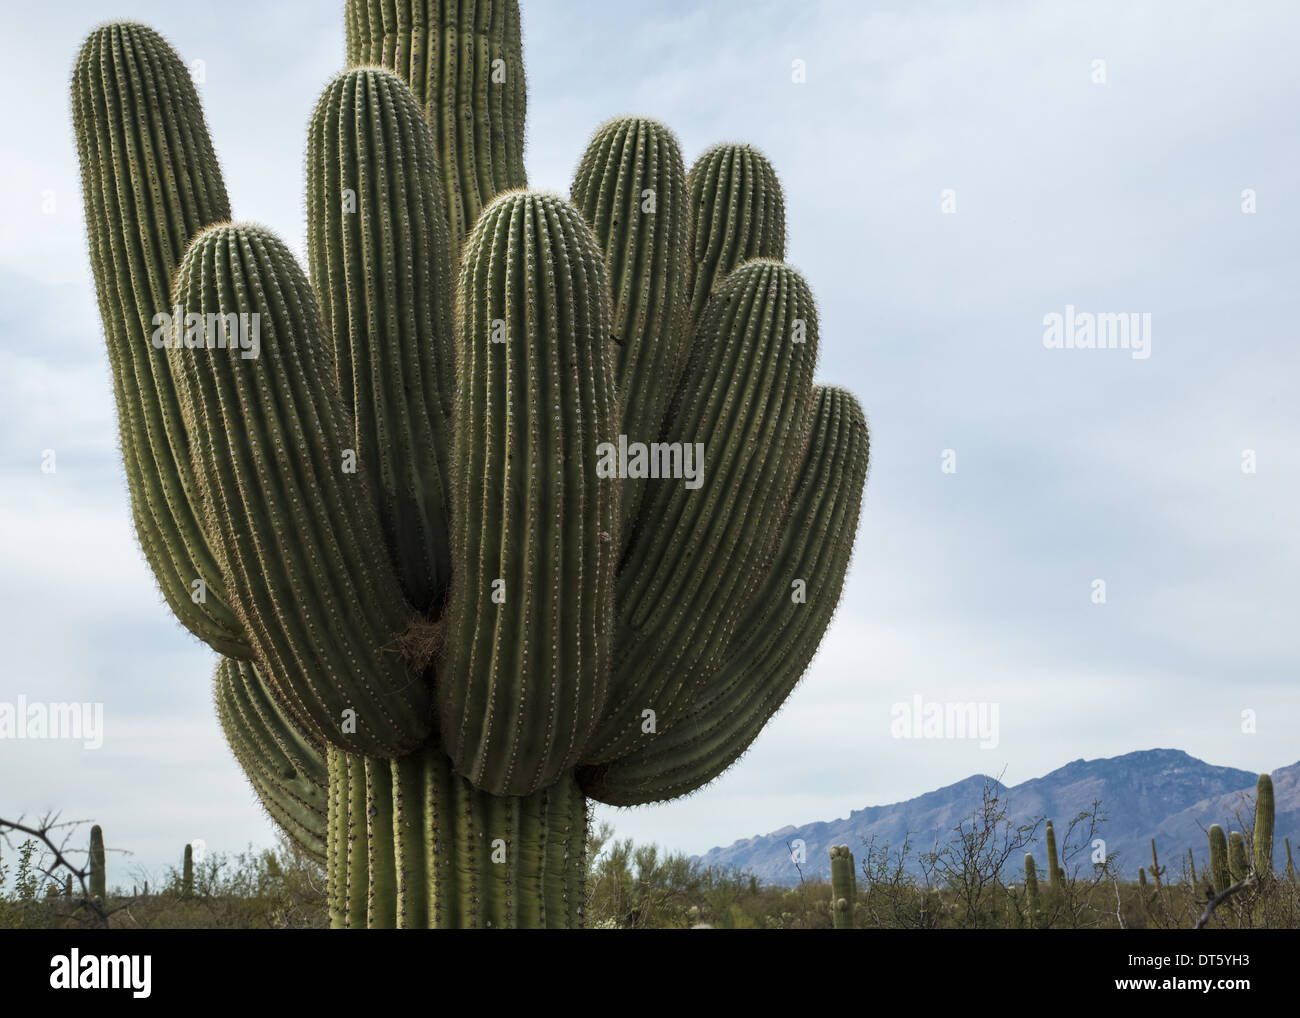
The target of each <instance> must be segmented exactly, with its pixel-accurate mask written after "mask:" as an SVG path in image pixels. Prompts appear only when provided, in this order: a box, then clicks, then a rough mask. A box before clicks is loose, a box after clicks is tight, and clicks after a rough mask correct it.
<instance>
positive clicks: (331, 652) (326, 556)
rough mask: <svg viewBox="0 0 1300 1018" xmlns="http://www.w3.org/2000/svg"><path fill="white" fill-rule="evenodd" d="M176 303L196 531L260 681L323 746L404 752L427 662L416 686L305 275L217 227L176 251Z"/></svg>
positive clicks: (244, 229)
mask: <svg viewBox="0 0 1300 1018" xmlns="http://www.w3.org/2000/svg"><path fill="white" fill-rule="evenodd" d="M175 301H176V304H177V305H178V306H179V307H180V308H181V309H182V313H183V314H185V316H186V323H187V331H186V335H185V337H184V340H183V341H181V342H177V343H176V344H174V345H173V347H172V348H171V349H170V350H169V354H170V356H171V364H172V370H173V374H174V375H175V376H176V378H177V380H178V382H179V383H180V384H179V387H180V391H181V397H182V407H183V412H184V415H185V424H186V427H187V428H188V429H189V432H190V434H191V435H192V436H194V451H195V457H194V465H195V471H196V474H197V477H198V480H199V485H200V490H201V491H202V493H203V496H204V505H205V508H206V512H205V514H204V518H203V525H204V527H205V530H206V532H207V533H208V535H209V539H210V541H211V543H212V545H213V546H214V547H215V548H218V549H219V559H220V564H221V569H222V577H223V579H224V581H225V585H226V589H227V591H228V592H229V595H230V598H231V603H232V607H233V608H234V610H235V612H236V614H237V615H238V616H239V618H240V621H241V622H242V623H243V624H244V628H245V631H246V632H247V633H248V635H249V637H250V640H251V641H252V644H253V647H254V649H255V651H256V660H257V663H258V668H259V671H260V673H261V675H262V677H263V678H264V679H265V680H266V681H267V683H268V684H269V685H270V687H271V689H272V690H273V691H274V692H275V694H276V696H277V698H278V699H279V700H280V702H281V703H283V704H284V705H285V706H287V707H288V708H289V709H290V711H291V712H292V714H293V715H294V717H295V719H296V720H297V721H298V722H299V723H300V724H302V725H303V726H304V727H306V728H307V729H308V730H309V731H311V732H312V734H313V735H314V736H316V737H317V738H318V739H321V740H323V741H326V742H332V743H335V744H337V745H341V746H345V747H347V748H348V749H349V750H350V751H353V752H366V753H370V754H373V755H376V756H395V755H399V754H401V753H404V752H409V751H410V750H412V749H414V748H416V746H418V745H419V744H420V743H421V742H422V741H423V740H424V738H425V737H426V736H427V735H428V734H429V731H430V729H431V727H432V719H431V717H430V710H431V695H430V692H429V689H428V687H427V685H426V683H425V682H424V681H422V679H421V678H420V677H419V675H418V670H419V669H420V668H422V665H423V663H421V662H417V663H416V665H417V672H416V673H415V674H413V673H412V671H411V670H408V666H407V662H406V660H405V657H404V656H403V654H402V653H401V649H402V647H403V646H404V645H406V644H408V643H409V644H414V643H416V642H418V641H417V640H416V639H414V637H415V636H416V635H417V634H419V633H420V631H421V626H422V622H421V620H419V618H418V617H417V616H416V615H415V613H414V612H413V611H412V609H411V608H410V606H409V605H408V604H407V603H406V601H405V600H404V599H403V597H402V593H401V587H400V584H399V582H398V579H397V576H396V574H395V573H394V572H393V570H392V566H391V564H390V563H389V560H388V556H387V555H384V554H378V555H377V554H375V552H376V550H377V549H380V548H382V543H383V536H382V533H381V532H380V526H379V521H378V519H377V517H376V516H375V513H374V506H373V496H372V495H371V494H370V492H369V491H368V490H367V479H366V473H365V471H364V470H363V469H358V470H357V471H356V472H355V473H349V472H348V467H347V464H348V459H347V457H346V456H345V451H346V450H347V448H348V447H349V446H350V445H351V443H352V441H353V438H352V421H351V418H350V417H349V416H348V414H347V412H346V411H345V410H344V408H343V405H342V402H341V399H340V397H339V394H338V390H337V389H336V388H335V386H334V382H333V377H332V373H333V358H332V357H331V355H330V351H329V348H328V347H327V346H326V344H325V340H324V338H323V337H324V329H323V327H322V325H321V321H320V312H319V309H318V308H317V306H316V299H315V297H314V296H313V294H312V291H311V288H310V287H309V286H308V284H307V280H306V278H305V277H304V276H303V274H302V270H301V269H299V268H298V265H297V263H296V262H295V261H294V259H293V256H292V255H291V254H290V253H289V250H288V249H287V248H286V247H285V246H284V244H283V243H282V242H281V241H280V240H279V239H278V238H276V237H275V236H274V235H273V234H271V233H270V232H269V231H267V230H264V229H262V228H260V227H256V226H232V225H220V226H214V227H211V228H209V229H208V230H206V231H205V232H203V233H202V234H200V235H199V236H198V237H197V238H196V239H195V240H194V242H193V244H191V246H190V249H189V251H188V252H187V253H186V255H185V259H184V261H183V262H182V263H181V267H180V271H179V273H178V275H177V280H176V293H175ZM191 315H193V316H194V318H190V316H191ZM228 316H229V317H228ZM191 323H193V329H192V330H191V329H190V328H189V326H190V325H191ZM236 328H238V331H239V343H238V344H235V345H234V346H232V345H231V344H232V342H233V340H232V338H231V336H232V334H233V332H234V330H235V329H236ZM191 342H193V343H194V344H196V345H194V346H193V347H191V346H189V345H187V344H190V343H191ZM223 345H224V346H225V348H224V349H223V348H222V346H223ZM424 625H426V626H427V624H424Z"/></svg>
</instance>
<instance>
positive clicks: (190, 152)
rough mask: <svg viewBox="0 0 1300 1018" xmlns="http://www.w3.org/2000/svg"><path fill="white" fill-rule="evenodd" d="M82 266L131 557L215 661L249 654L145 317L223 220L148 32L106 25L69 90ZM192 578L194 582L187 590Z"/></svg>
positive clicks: (199, 124)
mask: <svg viewBox="0 0 1300 1018" xmlns="http://www.w3.org/2000/svg"><path fill="white" fill-rule="evenodd" d="M72 110H73V123H74V127H75V131H76V136H77V148H78V152H79V155H80V161H81V178H82V189H83V195H84V198H85V209H86V227H87V231H88V234H89V238H90V260H91V267H92V269H93V270H94V277H95V287H96V290H97V292H98V295H99V307H100V315H101V318H102V319H103V323H104V332H105V338H106V340H107V346H108V354H109V364H110V366H111V368H112V373H113V388H114V392H115V394H116V397H117V409H118V422H119V426H120V430H121V447H122V455H123V460H124V463H125V466H126V475H127V485H128V488H129V490H130V493H131V507H132V516H133V518H134V521H135V526H136V532H137V535H138V537H139V539H140V544H141V548H142V549H143V551H144V554H145V557H146V559H147V560H148V562H149V565H150V568H151V569H152V570H153V574H154V577H155V579H156V580H157V581H158V584H159V586H160V588H161V590H162V593H163V596H164V598H165V599H166V601H167V604H168V606H169V607H170V608H171V609H172V612H173V613H174V614H175V615H176V617H177V618H178V619H179V620H180V621H181V623H182V624H183V625H184V626H185V627H186V628H187V629H189V630H190V632H192V633H193V634H194V635H196V636H198V637H199V638H200V639H201V640H203V641H204V642H206V643H207V644H209V645H210V646H212V647H214V648H215V649H217V650H218V651H220V652H221V653H224V654H229V655H232V656H235V657H248V656H249V655H250V653H251V650H250V648H249V645H248V643H247V641H246V640H245V638H244V636H243V634H242V633H241V631H240V627H239V623H238V621H237V620H236V618H235V616H234V614H233V613H232V612H231V610H230V608H229V606H228V605H227V604H226V603H225V598H224V594H223V592H222V589H221V582H220V574H219V570H218V569H217V565H216V561H215V558H214V556H213V553H212V550H211V548H210V547H209V546H208V544H207V542H206V540H205V538H204V535H203V533H202V529H201V527H200V526H199V523H198V512H199V500H198V495H197V490H196V486H195V483H194V478H193V473H192V470H191V468H190V451H189V441H188V437H187V432H186V430H185V428H184V425H183V422H182V417H181V411H180V405H179V401H178V399H177V395H176V390H175V385H174V382H173V380H172V378H171V374H170V370H169V367H168V362H167V353H166V351H165V350H163V349H158V348H156V347H155V346H154V345H153V344H152V339H153V335H154V331H155V325H154V316H155V315H156V314H159V313H164V312H169V311H170V309H171V300H170V285H171V279H172V277H173V275H174V273H175V270H176V267H177V265H178V264H179V263H180V260H181V256H182V255H183V254H184V251H185V247H186V245H187V244H188V242H189V240H190V238H191V237H192V236H194V234H196V233H197V232H198V231H199V230H201V229H202V228H204V227H205V226H207V225H209V224H210V223H213V222H216V221H218V220H224V219H228V218H229V217H230V204H229V201H228V200H227V198H226V191H225V185H224V184H223V183H222V179H221V170H220V168H219V167H218V165H217V160H216V156H215V155H214V153H213V150H212V143H211V141H210V140H209V138H208V131H207V126H206V125H205V124H204V121H203V111H202V109H201V108H200V106H199V100H198V97H197V95H196V94H195V91H194V85H193V83H192V82H191V81H190V77H189V72H188V71H187V70H186V68H185V66H184V64H182V63H181V60H180V58H179V57H178V56H177V55H176V54H175V53H174V52H173V51H172V50H171V48H170V47H169V46H168V45H167V43H166V42H164V41H163V39H162V38H161V37H160V36H159V35H158V34H157V33H156V32H154V31H153V30H152V29H150V28H147V27H145V26H144V25H138V24H134V23H130V22H127V23H115V24H110V25H105V26H103V27H101V28H99V29H97V30H96V31H94V32H92V33H91V35H90V36H89V38H88V39H87V40H86V42H85V44H84V45H83V46H82V48H81V52H80V54H79V56H78V59H77V63H76V66H75V69H74V72H73V81H72ZM196 581H202V584H201V585H197V586H196Z"/></svg>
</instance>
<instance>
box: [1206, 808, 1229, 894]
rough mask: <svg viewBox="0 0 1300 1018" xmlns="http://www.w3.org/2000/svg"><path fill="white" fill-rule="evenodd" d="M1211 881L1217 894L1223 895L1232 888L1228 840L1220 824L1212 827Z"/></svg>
mask: <svg viewBox="0 0 1300 1018" xmlns="http://www.w3.org/2000/svg"><path fill="white" fill-rule="evenodd" d="M1210 880H1211V882H1212V884H1213V887H1214V893H1215V894H1222V893H1223V892H1224V891H1226V890H1227V889H1228V888H1229V887H1231V886H1232V872H1231V870H1230V868H1229V866H1228V838H1227V835H1225V834H1224V833H1223V828H1222V827H1220V826H1219V825H1218V824H1211V825H1210Z"/></svg>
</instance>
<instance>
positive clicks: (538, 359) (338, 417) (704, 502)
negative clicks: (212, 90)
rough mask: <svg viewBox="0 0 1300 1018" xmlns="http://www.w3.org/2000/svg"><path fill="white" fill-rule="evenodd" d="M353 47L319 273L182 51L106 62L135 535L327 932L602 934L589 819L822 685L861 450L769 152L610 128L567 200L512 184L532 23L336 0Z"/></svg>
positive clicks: (124, 426) (707, 763)
mask: <svg viewBox="0 0 1300 1018" xmlns="http://www.w3.org/2000/svg"><path fill="white" fill-rule="evenodd" d="M346 28H347V62H348V69H347V70H346V71H344V72H343V73H341V74H339V75H338V76H337V77H336V78H334V79H333V80H332V81H331V82H329V84H328V85H327V86H326V88H325V90H324V93H323V95H322V96H321V99H320V101H319V103H318V105H317V107H316V109H315V112H314V114H313V115H312V117H311V122H310V126H309V130H308V145H307V187H306V193H307V202H306V205H307V214H308V235H307V251H308V254H309V269H310V281H309V278H308V275H307V273H305V272H304V271H303V269H302V268H301V267H299V265H298V264H297V263H296V261H295V259H294V258H293V256H292V255H291V254H290V251H289V249H288V247H287V246H286V245H285V244H284V243H283V242H282V241H281V240H280V239H278V238H277V237H276V236H275V235H274V234H273V233H272V232H271V231H270V230H268V229H266V228H264V227H261V226H255V225H246V224H239V223H234V222H232V221H231V220H232V213H231V206H230V202H229V200H228V197H227V194H226V189H225V185H224V184H223V181H222V176H221V171H220V168H219V166H218V163H217V160H216V157H215V154H214V150H213V145H212V142H211V140H210V139H209V135H208V131H207V128H206V125H205V122H204V118H203V114H202V111H201V109H200V105H199V100H198V97H197V95H196V92H195V89H194V85H193V83H192V82H191V79H190V77H189V75H188V73H187V71H186V67H185V65H184V64H183V63H182V61H181V59H180V57H179V56H177V55H176V54H175V53H174V52H173V51H172V50H171V49H170V48H169V47H168V45H167V44H166V43H165V42H164V41H163V39H162V38H161V37H160V36H159V35H158V34H157V33H155V32H154V31H153V30H151V29H149V28H147V27H144V26H142V25H139V24H135V23H112V24H108V25H105V26H102V27H100V28H97V29H96V30H95V31H94V32H93V33H92V34H91V35H90V37H89V38H88V39H87V41H86V42H85V44H84V46H83V48H82V50H81V52H80V55H79V58H78V60H77V62H76V66H75V71H74V77H73V84H72V103H73V117H74V123H75V128H76V134H77V140H78V147H79V152H80V158H81V171H82V179H83V187H84V197H85V205H86V222H87V229H88V232H89V239H90V255H91V262H92V267H93V270H94V276H95V282H96V287H97V291H98V296H99V303H100V311H101V315H102V318H103V322H104V327H105V332H106V338H107V345H108V351H109V359H110V363H111V367H112V375H113V384H114V388H115V395H116V400H117V407H118V417H119V423H120V428H121V449H122V454H123V457H124V460H125V466H126V475H127V479H128V486H129V489H130V493H131V506H132V513H133V517H134V522H135V527H136V532H137V534H138V536H139V540H140V543H141V546H142V549H143V552H144V554H145V556H146V558H147V560H148V562H149V563H150V565H151V567H152V569H153V572H154V575H155V577H156V579H157V581H158V584H159V586H160V587H161V590H162V593H163V596H164V598H165V600H166V601H167V603H168V605H169V606H170V607H171V609H172V610H173V612H174V613H175V615H176V616H177V618H178V619H179V620H180V621H181V623H182V624H183V625H184V626H185V627H186V628H187V629H189V630H190V632H192V633H193V634H194V635H195V636H197V637H199V638H200V639H201V640H203V641H205V642H206V643H207V644H209V645H210V646H211V647H213V648H214V649H215V650H217V651H218V652H219V653H220V654H221V655H222V659H221V661H220V664H219V666H218V667H217V670H216V677H215V699H216V704H217V708H218V714H219V717H220V720H221V724H222V727H223V730H224V732H225V735H226V738H227V740H228V742H229V743H230V746H231V748H232V750H233V752H234V755H235V757H236V759H237V760H238V761H239V763H240V764H241V765H242V767H243V768H244V770H245V772H246V773H247V775H248V778H249V780H250V782H251V784H252V786H253V788H254V789H255V791H256V793H257V795H258V796H259V798H260V799H261V801H262V803H263V804H264V806H265V808H266V810H267V812H268V813H269V814H270V816H271V817H272V818H274V820H275V821H276V822H277V823H278V824H279V825H280V826H281V827H282V828H283V829H284V830H285V831H286V832H287V833H288V835H289V836H290V837H292V838H293V840H294V841H295V842H297V843H298V844H299V845H300V846H301V847H302V848H303V849H304V850H305V851H306V852H308V853H309V854H311V855H313V856H315V857H316V858H318V859H320V860H322V861H324V862H325V864H326V866H327V871H328V885H329V892H328V893H329V905H330V915H331V922H332V923H333V925H335V926H339V927H366V926H370V927H384V926H402V927H426V926H438V927H458V926H528V927H564V926H573V925H579V924H580V922H581V909H582V902H583V880H584V874H585V852H586V835H587V818H588V802H589V800H597V801H601V802H606V803H611V804H615V805H635V804H639V803H648V802H654V801H659V800H664V799H669V798H673V797H675V796H679V795H683V794H686V793H688V792H690V791H692V790H694V789H697V788H699V787H701V786H702V785H704V784H705V783H707V782H709V781H710V780H712V779H713V778H715V777H716V776H718V775H719V774H720V773H722V771H723V770H725V769H726V768H727V767H729V766H730V765H731V764H732V763H733V762H735V761H736V760H737V759H738V758H739V757H740V755H741V754H742V753H744V751H745V750H746V748H747V747H748V746H749V745H750V744H751V743H752V741H753V740H754V738H755V737H756V736H757V734H758V732H759V731H760V730H761V729H762V727H763V726H764V724H765V723H766V721H767V720H768V719H769V718H770V717H771V716H772V714H773V713H774V712H775V711H776V710H777V709H778V707H779V706H780V705H781V704H782V702H783V701H784V700H785V699H786V697H787V696H788V695H789V693H790V692H791V690H792V689H793V687H794V685H795V684H796V683H797V681H798V680H799V678H800V676H801V675H802V673H803V672H804V671H805V670H806V668H807V666H808V664H809V662H810V660H811V658H812V656H813V654H814V652H815V650H816V648H817V646H818V644H819V642H820V640H821V637H822V635H823V633H824V631H825V629H826V627H827V625H828V623H829V621H830V618H831V615H832V613H833V611H834V609H835V606H836V604H837V603H838V600H839V595H840V591H841V588H842V586H843V582H844V577H845V573H846V570H847V567H848V562H849V557H850V554H851V552H852V545H853V538H854V534H855V531H856V529H857V522H858V513H859V508H860V503H861V498H862V493H863V488H864V485H865V482H866V473H867V461H868V434H867V427H866V421H865V418H864V416H863V413H862V410H861V408H860V407H859V405H858V403H857V401H856V400H855V399H854V398H853V396H852V395H850V394H849V393H848V392H846V391H844V390H842V389H839V388H835V387H829V386H826V387H823V386H817V385H814V383H813V372H814V367H815V362H816V357H817V346H818V320H817V310H816V307H815V306H814V303H813V299H812V296H811V293H810V291H809V288H808V286H807V285H806V284H805V282H804V280H803V279H802V278H801V276H800V275H799V273H798V272H796V271H795V270H794V269H792V268H791V267H790V266H788V265H786V264H785V263H784V262H783V258H784V256H785V222H784V215H785V213H784V200H783V197H782V192H781V188H780V185H779V183H778V181H777V178H776V174H775V172H774V171H773V169H772V167H771V165H770V164H769V163H768V161H767V160H766V159H765V158H764V157H763V156H762V155H761V154H760V153H758V152H757V151H755V150H754V149H753V148H751V147H749V146H745V145H722V146H718V147H715V148H713V149H710V150H709V151H707V152H706V153H705V154H704V155H703V156H701V158H700V159H699V161H698V162H696V163H695V164H694V166H693V167H692V168H691V169H690V170H689V172H688V171H687V169H686V167H685V164H684V163H683V160H682V155H681V152H680V149H679V146H678V143H677V140H676V139H675V138H674V136H673V134H672V133H671V132H670V131H669V130H668V129H667V128H665V127H664V126H662V125H661V124H659V123H657V122H655V121H652V120H648V119H641V118H622V119H617V120H613V121H611V122H609V123H607V124H605V125H604V126H602V127H601V128H600V129H599V130H598V131H597V133H596V135H595V137H594V138H593V140H592V142H591V144H590V145H589V147H588V148H587V150H586V152H585V154H583V155H582V157H581V160H580V162H579V165H578V170H577V174H576V179H575V180H574V182H573V184H572V188H571V194H570V196H571V200H566V199H564V198H562V197H559V196H557V195H554V194H549V193H542V192H538V191H532V190H528V189H527V181H526V179H525V173H524V166H523V140H524V110H525V83H524V68H523V61H522V49H521V41H520V23H519V12H518V9H517V5H516V3H515V2H513V0H462V2H461V3H459V4H452V5H448V4H443V3H440V2H435V0H396V2H394V0H348V3H347V4H346ZM167 315H171V316H172V317H171V318H170V319H169V318H167V317H166V316H167ZM611 450H617V455H616V456H615V455H611V454H610V451H611ZM696 450H698V451H699V453H700V454H701V455H699V456H695V457H694V458H693V459H692V454H693V453H694V452H695V451H696ZM647 451H648V454H647ZM625 459H626V462H624V460H625ZM615 460H616V461H617V465H618V468H617V469H616V470H610V469H608V467H609V464H610V462H611V461H615ZM692 463H694V465H695V467H696V468H700V469H698V470H697V473H695V474H691V473H689V472H688V471H689V468H690V467H691V464H692ZM674 474H684V478H683V477H682V476H672V475H674ZM850 868H851V865H850Z"/></svg>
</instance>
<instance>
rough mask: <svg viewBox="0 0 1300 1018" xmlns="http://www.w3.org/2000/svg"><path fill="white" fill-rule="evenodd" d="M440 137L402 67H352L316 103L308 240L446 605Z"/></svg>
mask: <svg viewBox="0 0 1300 1018" xmlns="http://www.w3.org/2000/svg"><path fill="white" fill-rule="evenodd" d="M441 188H442V185H441V181H440V177H439V174H438V170H437V167H436V164H435V161H434V153H433V139H432V136H431V135H430V133H429V128H428V126H427V125H426V124H425V122H424V117H423V115H422V114H421V112H420V109H419V106H418V105H417V104H416V102H415V99H414V97H413V96H412V95H411V93H410V90H409V89H408V88H407V87H406V85H405V84H404V83H403V82H402V81H401V79H400V78H398V77H397V76H396V75H393V74H390V73H387V72H385V71H381V70H376V69H365V70H359V71H349V72H346V73H344V74H340V75H338V76H337V77H336V78H335V79H334V80H333V81H332V82H330V84H329V85H328V86H327V87H326V89H325V92H324V94H323V95H322V96H321V99H320V101H319V103H318V104H317V106H316V110H315V113H314V115H313V117H312V121H311V127H310V132H309V142H308V151H307V211H308V224H309V227H308V242H307V246H308V251H309V253H310V264H311V274H312V280H313V282H314V284H315V291H316V294H317V297H318V298H319V301H320V307H321V313H322V317H323V318H324V321H325V324H326V326H327V328H328V332H329V335H330V336H331V337H332V339H333V348H334V354H335V363H336V366H337V372H338V384H339V388H340V390H341V393H342V395H343V399H344V402H345V404H346V406H347V409H348V411H349V412H350V413H352V415H353V419H354V422H355V425H356V446H357V455H358V457H359V458H360V460H361V462H363V463H364V464H366V466H367V469H368V471H369V474H370V477H371V480H372V481H373V491H374V494H375V495H376V497H377V506H376V508H377V511H378V513H379V517H380V520H381V522H382V524H383V529H384V538H385V542H386V544H387V547H388V551H389V554H390V556H391V558H392V560H393V563H394V566H395V567H396V569H397V570H398V574H399V576H400V577H401V580H402V587H403V590H404V592H405V594H406V597H407V599H408V600H409V601H410V602H411V603H412V604H413V605H415V606H416V608H418V609H419V610H420V611H422V612H427V611H429V610H430V609H432V610H433V611H434V613H435V614H441V609H442V603H441V602H442V598H443V594H444V591H445V588H446V585H447V582H448V580H449V577H450V568H451V567H450V549H449V548H448V545H447V540H448V528H449V505H448V494H447V471H448V440H449V437H450V434H451V412H452V391H453V385H454V373H455V345H454V344H455V341H454V336H453V333H452V297H451V260H450V255H449V254H448V241H447V226H446V219H445V217H444V215H443V211H442V194H441Z"/></svg>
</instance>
